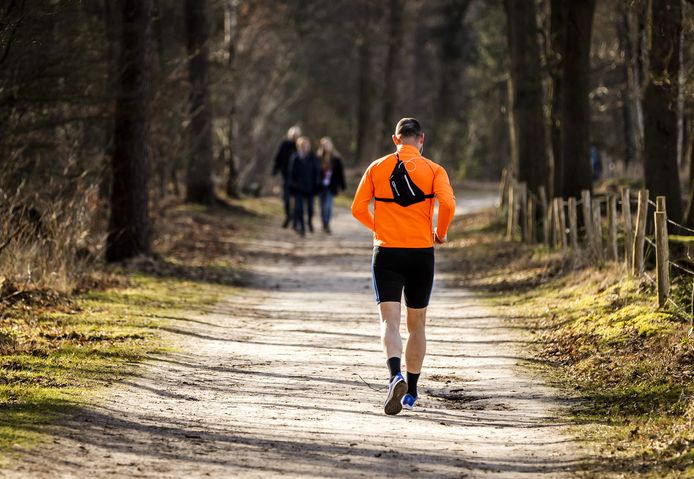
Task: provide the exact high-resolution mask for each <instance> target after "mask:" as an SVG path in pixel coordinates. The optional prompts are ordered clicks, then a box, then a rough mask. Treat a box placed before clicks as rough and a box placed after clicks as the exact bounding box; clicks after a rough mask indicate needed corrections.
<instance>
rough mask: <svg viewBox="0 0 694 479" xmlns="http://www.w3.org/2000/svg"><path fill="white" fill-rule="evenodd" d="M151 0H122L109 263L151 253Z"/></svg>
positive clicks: (108, 242) (107, 249) (108, 240)
mask: <svg viewBox="0 0 694 479" xmlns="http://www.w3.org/2000/svg"><path fill="white" fill-rule="evenodd" d="M151 10H152V2H151V0H123V3H122V18H123V25H122V33H121V54H120V64H119V72H120V76H119V79H118V98H117V102H116V117H115V132H114V148H113V163H112V170H113V184H112V188H111V217H110V221H109V232H108V238H107V241H106V258H107V260H108V261H121V260H124V259H127V258H131V257H133V256H136V255H139V254H143V253H147V252H149V239H150V238H149V233H150V231H149V213H148V205H147V202H148V198H147V180H148V147H149V145H148V143H149V118H150V69H151V60H150V56H149V44H150V26H151Z"/></svg>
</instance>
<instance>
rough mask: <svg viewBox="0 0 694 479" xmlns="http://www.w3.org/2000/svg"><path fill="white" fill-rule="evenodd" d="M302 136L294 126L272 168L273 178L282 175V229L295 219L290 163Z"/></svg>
mask: <svg viewBox="0 0 694 479" xmlns="http://www.w3.org/2000/svg"><path fill="white" fill-rule="evenodd" d="M300 136H301V128H299V127H298V126H293V127H291V128H290V129H289V131H288V132H287V138H286V139H285V140H284V141H282V143H280V146H279V148H278V149H277V154H276V155H275V164H274V166H273V167H272V176H275V175H277V174H278V173H280V174H281V175H282V201H283V203H284V223H282V228H286V227H287V226H289V222H290V221H291V219H292V217H293V211H292V205H291V193H290V191H289V189H290V188H289V161H290V159H291V157H292V155H293V154H294V153H296V140H297V138H299V137H300Z"/></svg>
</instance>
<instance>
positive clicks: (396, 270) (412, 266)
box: [371, 246, 434, 309]
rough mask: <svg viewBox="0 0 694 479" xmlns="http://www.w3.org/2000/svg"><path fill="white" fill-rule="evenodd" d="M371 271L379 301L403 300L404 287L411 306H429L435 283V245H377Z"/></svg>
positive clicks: (406, 300)
mask: <svg viewBox="0 0 694 479" xmlns="http://www.w3.org/2000/svg"><path fill="white" fill-rule="evenodd" d="M371 272H372V274H373V286H374V292H375V293H376V303H379V304H380V303H381V302H383V301H397V302H400V298H401V297H402V292H403V289H404V290H405V304H406V305H407V307H408V308H416V309H419V308H426V307H427V306H428V305H429V297H430V296H431V288H432V286H433V285H434V248H383V247H380V246H376V247H374V255H373V262H372V263H371Z"/></svg>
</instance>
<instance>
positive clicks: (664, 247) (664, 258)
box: [654, 196, 670, 308]
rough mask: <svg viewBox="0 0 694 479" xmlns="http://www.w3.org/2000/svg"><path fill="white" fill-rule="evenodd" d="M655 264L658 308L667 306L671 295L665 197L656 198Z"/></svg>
mask: <svg viewBox="0 0 694 479" xmlns="http://www.w3.org/2000/svg"><path fill="white" fill-rule="evenodd" d="M654 216H655V264H656V270H655V271H656V283H657V285H658V307H659V308H662V307H663V306H665V300H666V299H667V297H668V294H670V265H669V264H668V260H669V258H670V253H669V248H668V236H667V212H666V210H665V197H664V196H658V197H656V209H655V213H654Z"/></svg>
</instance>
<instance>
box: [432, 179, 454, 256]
mask: <svg viewBox="0 0 694 479" xmlns="http://www.w3.org/2000/svg"><path fill="white" fill-rule="evenodd" d="M434 194H435V195H436V199H437V200H438V201H439V222H438V225H437V227H436V236H437V242H441V243H442V242H443V240H444V239H445V238H446V235H447V234H448V227H449V226H450V225H451V221H453V215H454V214H455V195H454V194H453V188H452V187H451V182H450V181H449V180H448V174H447V173H446V170H444V169H443V167H439V168H438V169H437V170H436V172H435V173H434Z"/></svg>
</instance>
